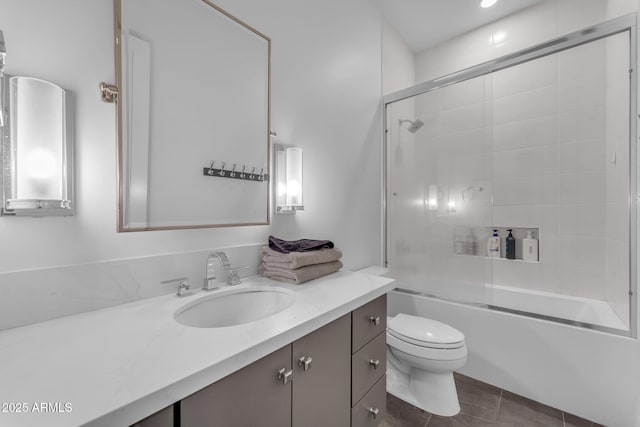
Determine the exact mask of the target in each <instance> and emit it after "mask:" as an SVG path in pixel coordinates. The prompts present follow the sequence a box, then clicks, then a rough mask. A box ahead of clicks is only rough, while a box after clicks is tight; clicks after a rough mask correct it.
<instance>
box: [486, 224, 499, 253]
mask: <svg viewBox="0 0 640 427" xmlns="http://www.w3.org/2000/svg"><path fill="white" fill-rule="evenodd" d="M487 256H488V257H489V258H500V236H498V230H497V229H495V228H494V229H493V236H491V237H489V240H487Z"/></svg>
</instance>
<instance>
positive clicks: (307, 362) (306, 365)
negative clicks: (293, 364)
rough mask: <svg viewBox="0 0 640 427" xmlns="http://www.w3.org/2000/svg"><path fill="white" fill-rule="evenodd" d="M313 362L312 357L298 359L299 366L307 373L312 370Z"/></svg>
mask: <svg viewBox="0 0 640 427" xmlns="http://www.w3.org/2000/svg"><path fill="white" fill-rule="evenodd" d="M311 362H313V359H312V358H311V357H306V356H302V357H301V358H300V359H298V366H300V367H301V368H302V370H303V371H305V372H306V371H308V370H309V369H311Z"/></svg>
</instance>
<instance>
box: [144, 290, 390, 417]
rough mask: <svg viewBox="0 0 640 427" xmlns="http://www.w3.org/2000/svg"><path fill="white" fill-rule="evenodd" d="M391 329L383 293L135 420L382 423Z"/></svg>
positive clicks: (384, 409)
mask: <svg viewBox="0 0 640 427" xmlns="http://www.w3.org/2000/svg"><path fill="white" fill-rule="evenodd" d="M385 329H386V296H382V297H380V298H378V299H376V300H374V301H372V302H370V303H368V304H365V305H363V306H362V307H360V308H358V309H356V310H355V311H353V312H351V313H349V314H346V315H344V316H342V317H340V318H338V319H337V320H334V321H333V322H331V323H329V324H327V325H325V326H323V327H321V328H319V329H317V330H315V331H313V332H311V333H309V334H308V335H306V336H304V337H302V338H300V339H298V340H296V341H295V342H293V343H291V344H289V345H286V346H284V347H282V348H281V349H279V350H277V351H275V352H273V353H271V354H269V355H267V356H265V357H263V358H262V359H260V360H258V361H256V362H254V363H252V364H250V365H248V366H246V367H244V368H242V369H240V370H239V371H237V372H234V373H233V374H231V375H229V376H227V377H225V378H223V379H221V380H219V381H217V382H215V383H213V384H211V385H209V386H207V387H205V388H203V389H202V390H199V391H197V392H195V393H194V394H192V395H190V396H188V397H186V398H184V399H183V400H182V401H180V402H178V403H176V404H175V405H174V406H173V407H169V408H167V409H165V410H163V411H160V412H158V413H156V414H154V415H151V416H150V417H148V418H146V419H144V420H142V421H140V422H139V423H137V424H134V426H136V427H170V426H174V424H173V419H174V418H177V419H179V422H176V424H175V427H177V426H180V427H247V426H251V427H327V426H331V427H348V426H350V425H351V426H357V427H365V426H366V427H375V426H378V425H379V424H380V423H381V422H382V419H383V418H384V414H385V412H386V382H385V375H384V374H385V370H386V334H385ZM174 408H175V411H176V415H177V416H175V417H174V413H173V410H174ZM169 411H170V412H169Z"/></svg>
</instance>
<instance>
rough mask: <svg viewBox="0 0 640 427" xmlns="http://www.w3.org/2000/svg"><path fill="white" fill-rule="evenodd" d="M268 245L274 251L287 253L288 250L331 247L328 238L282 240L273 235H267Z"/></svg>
mask: <svg viewBox="0 0 640 427" xmlns="http://www.w3.org/2000/svg"><path fill="white" fill-rule="evenodd" d="M269 247H270V248H271V249H273V250H274V251H276V252H280V253H282V254H288V253H289V252H307V251H317V250H319V249H325V248H329V249H331V248H333V242H332V241H330V240H312V239H300V240H282V239H278V238H277V237H274V236H269Z"/></svg>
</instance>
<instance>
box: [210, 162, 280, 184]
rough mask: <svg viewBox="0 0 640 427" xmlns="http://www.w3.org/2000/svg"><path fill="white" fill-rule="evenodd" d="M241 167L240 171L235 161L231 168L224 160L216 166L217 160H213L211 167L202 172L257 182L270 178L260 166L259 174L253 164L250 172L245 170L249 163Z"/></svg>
mask: <svg viewBox="0 0 640 427" xmlns="http://www.w3.org/2000/svg"><path fill="white" fill-rule="evenodd" d="M240 169H241V170H240V172H238V165H237V164H236V163H233V166H232V167H231V168H230V169H229V168H228V167H227V164H226V163H225V162H222V165H221V166H220V167H219V168H217V167H215V162H214V161H213V160H212V161H211V162H210V163H209V167H205V168H203V170H202V174H203V175H205V176H211V177H214V178H231V179H241V180H244V181H257V182H263V181H266V180H267V179H268V175H267V174H266V173H264V168H260V173H259V174H257V173H255V171H256V168H255V167H253V166H252V167H251V172H250V173H246V172H245V170H246V169H247V165H242V168H240Z"/></svg>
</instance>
